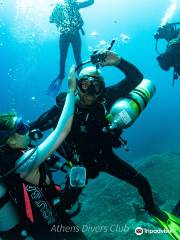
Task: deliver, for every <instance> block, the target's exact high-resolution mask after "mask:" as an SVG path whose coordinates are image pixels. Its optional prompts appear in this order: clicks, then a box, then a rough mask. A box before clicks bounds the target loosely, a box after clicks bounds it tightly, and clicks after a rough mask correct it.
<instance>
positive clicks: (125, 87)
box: [113, 58, 143, 96]
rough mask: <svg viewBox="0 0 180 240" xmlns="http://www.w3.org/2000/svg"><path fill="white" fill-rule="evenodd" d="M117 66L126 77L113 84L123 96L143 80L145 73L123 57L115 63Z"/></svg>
mask: <svg viewBox="0 0 180 240" xmlns="http://www.w3.org/2000/svg"><path fill="white" fill-rule="evenodd" d="M115 67H117V68H118V69H119V70H121V71H122V72H123V73H124V74H125V75H126V78H124V79H123V80H121V81H120V82H119V83H118V84H116V85H114V86H113V87H115V86H116V88H118V90H119V91H121V94H122V95H123V96H124V95H126V94H127V93H129V92H130V91H132V90H133V89H134V88H135V87H137V86H138V85H139V84H140V83H141V81H142V80H143V74H142V73H141V72H140V71H139V70H138V69H137V67H135V66H134V65H133V64H132V63H130V62H128V61H126V60H124V59H123V58H121V60H120V62H119V63H118V64H117V65H115Z"/></svg>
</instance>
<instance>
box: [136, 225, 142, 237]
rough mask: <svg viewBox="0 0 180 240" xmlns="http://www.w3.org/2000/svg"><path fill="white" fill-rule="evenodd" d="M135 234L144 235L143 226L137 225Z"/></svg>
mask: <svg viewBox="0 0 180 240" xmlns="http://www.w3.org/2000/svg"><path fill="white" fill-rule="evenodd" d="M135 234H136V235H138V236H140V235H142V234H143V228H141V227H137V228H136V229H135Z"/></svg>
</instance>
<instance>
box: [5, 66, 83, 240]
mask: <svg viewBox="0 0 180 240" xmlns="http://www.w3.org/2000/svg"><path fill="white" fill-rule="evenodd" d="M68 84H69V91H68V93H67V95H66V97H65V103H64V107H63V111H62V113H61V115H60V118H59V120H58V122H57V126H56V128H55V129H54V131H53V132H52V133H51V134H50V135H49V136H48V137H47V138H46V139H45V140H44V141H43V142H41V143H40V145H39V146H38V145H37V144H36V145H35V146H33V145H31V143H30V141H31V137H32V138H33V139H34V140H37V139H38V138H39V137H40V133H39V132H38V131H36V132H30V131H29V130H30V129H29V126H28V125H26V124H25V123H24V122H23V121H22V119H21V118H19V117H17V115H16V114H14V113H9V114H1V115H0V236H2V238H3V239H5V240H6V239H8V240H11V239H12V240H14V239H18V240H20V239H22V240H25V239H26V236H28V233H29V232H30V234H31V235H32V236H33V237H35V239H50V238H51V239H57V235H56V236H55V235H53V233H51V231H50V230H51V228H52V226H54V224H57V223H61V224H63V225H64V226H66V224H67V223H66V219H61V209H59V208H58V207H57V203H58V202H57V201H58V197H59V195H60V191H59V190H56V189H57V187H56V186H55V184H54V182H53V180H52V176H51V172H50V171H48V164H49V159H50V160H51V158H49V157H50V156H51V154H52V153H53V152H54V151H56V149H57V148H58V147H59V146H60V145H61V144H62V142H63V141H64V139H65V138H66V137H67V135H68V134H69V132H70V129H71V126H72V121H73V114H74V103H75V94H74V92H75V89H76V81H75V75H74V68H73V67H72V68H71V71H70V76H69V82H68ZM30 136H31V137H30ZM7 214H8V215H7ZM68 226H74V227H76V226H75V225H74V224H73V223H72V222H70V221H69V222H68ZM27 229H28V232H27ZM76 229H77V227H76ZM25 234H26V235H25ZM54 234H55V233H54ZM77 235H78V233H77ZM58 236H59V238H60V237H61V236H62V238H63V239H64V238H65V239H76V233H72V234H71V233H70V234H68V236H66V235H65V233H58ZM41 237H42V238H41ZM68 237H69V238H68ZM70 237H71V238H70ZM28 239H30V238H28V237H27V240H28ZM77 239H78V240H79V239H85V237H84V235H82V234H81V233H79V235H78V236H77Z"/></svg>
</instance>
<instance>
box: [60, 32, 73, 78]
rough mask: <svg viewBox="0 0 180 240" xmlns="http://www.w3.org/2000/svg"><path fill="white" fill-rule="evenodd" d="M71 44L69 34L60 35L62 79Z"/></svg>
mask: <svg viewBox="0 0 180 240" xmlns="http://www.w3.org/2000/svg"><path fill="white" fill-rule="evenodd" d="M69 44H70V36H69V34H66V35H65V34H63V35H60V39H59V49H60V73H59V78H60V79H61V80H62V79H64V77H65V65H66V58H67V53H68V48H69Z"/></svg>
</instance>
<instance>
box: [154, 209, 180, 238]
mask: <svg viewBox="0 0 180 240" xmlns="http://www.w3.org/2000/svg"><path fill="white" fill-rule="evenodd" d="M164 213H165V214H166V215H167V217H168V220H167V221H166V222H165V221H162V220H160V219H159V218H157V217H155V216H154V217H153V218H154V219H155V220H156V222H157V223H158V224H159V225H160V226H161V228H162V229H164V230H167V233H168V234H169V236H170V237H171V239H174V240H180V218H177V217H175V216H174V215H172V214H171V213H168V212H165V211H164Z"/></svg>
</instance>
